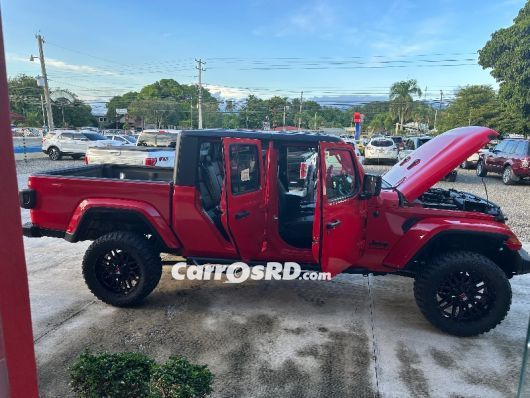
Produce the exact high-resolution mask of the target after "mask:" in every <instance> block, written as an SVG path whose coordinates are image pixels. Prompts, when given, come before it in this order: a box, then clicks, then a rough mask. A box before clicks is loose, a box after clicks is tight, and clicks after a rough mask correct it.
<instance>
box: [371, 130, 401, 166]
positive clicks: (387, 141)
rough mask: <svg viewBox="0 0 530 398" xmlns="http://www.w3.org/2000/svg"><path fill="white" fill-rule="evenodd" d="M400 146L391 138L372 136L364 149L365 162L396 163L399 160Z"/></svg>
mask: <svg viewBox="0 0 530 398" xmlns="http://www.w3.org/2000/svg"><path fill="white" fill-rule="evenodd" d="M398 152H399V150H398V147H397V145H396V143H395V142H394V141H393V140H392V139H391V138H385V137H377V138H372V140H371V141H370V143H369V144H368V145H366V148H365V149H364V164H370V163H372V162H373V161H376V162H383V161H385V162H389V163H392V164H394V163H396V162H397V160H398Z"/></svg>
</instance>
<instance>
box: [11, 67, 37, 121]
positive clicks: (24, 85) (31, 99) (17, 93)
mask: <svg viewBox="0 0 530 398" xmlns="http://www.w3.org/2000/svg"><path fill="white" fill-rule="evenodd" d="M7 84H8V89H9V107H10V109H11V112H15V113H18V114H20V115H22V116H24V120H22V121H20V122H17V123H18V124H24V125H28V126H43V125H44V120H43V118H42V107H41V99H40V96H41V94H43V91H42V88H41V87H39V86H38V85H37V79H36V78H34V77H31V76H27V75H19V76H16V77H13V78H11V79H9V80H8V82H7Z"/></svg>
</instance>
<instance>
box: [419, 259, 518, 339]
mask: <svg viewBox="0 0 530 398" xmlns="http://www.w3.org/2000/svg"><path fill="white" fill-rule="evenodd" d="M414 296H415V298H416V303H417V304H418V307H419V308H420V310H421V312H422V313H423V315H424V316H425V318H427V320H428V321H429V322H431V323H432V324H433V325H434V326H436V327H437V328H439V329H441V330H443V331H444V332H447V333H449V334H453V335H455V336H475V335H478V334H482V333H485V332H488V331H489V330H491V329H493V328H494V327H496V326H497V325H498V324H499V323H501V322H502V320H503V319H504V317H505V316H506V314H507V313H508V310H509V309H510V305H511V300H512V290H511V287H510V283H509V282H508V279H507V278H506V275H505V273H504V272H503V271H502V270H501V269H500V268H499V267H498V266H497V265H496V264H495V263H494V262H492V261H491V260H490V259H489V258H487V257H485V256H483V255H481V254H478V253H474V252H467V251H458V252H449V253H446V254H442V255H440V256H439V257H436V258H435V259H434V260H433V261H432V262H431V263H430V264H427V265H426V266H425V267H424V268H423V269H421V270H420V271H419V272H418V274H417V275H416V280H415V282H414Z"/></svg>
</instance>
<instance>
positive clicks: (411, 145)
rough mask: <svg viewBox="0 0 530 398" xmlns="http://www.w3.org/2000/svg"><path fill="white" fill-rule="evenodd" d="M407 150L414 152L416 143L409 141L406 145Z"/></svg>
mask: <svg viewBox="0 0 530 398" xmlns="http://www.w3.org/2000/svg"><path fill="white" fill-rule="evenodd" d="M405 148H406V149H407V150H412V151H413V150H414V141H413V140H407V142H406V143H405Z"/></svg>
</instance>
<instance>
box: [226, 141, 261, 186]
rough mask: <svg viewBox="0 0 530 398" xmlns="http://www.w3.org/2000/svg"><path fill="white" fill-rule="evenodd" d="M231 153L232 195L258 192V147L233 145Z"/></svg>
mask: <svg viewBox="0 0 530 398" xmlns="http://www.w3.org/2000/svg"><path fill="white" fill-rule="evenodd" d="M229 152H230V154H229V156H230V157H229V159H230V181H231V185H232V186H231V189H232V193H233V194H236V195H238V194H243V193H247V192H252V191H257V190H258V189H259V188H260V178H259V174H260V171H259V154H258V147H257V146H256V145H247V144H232V145H230V149H229Z"/></svg>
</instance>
